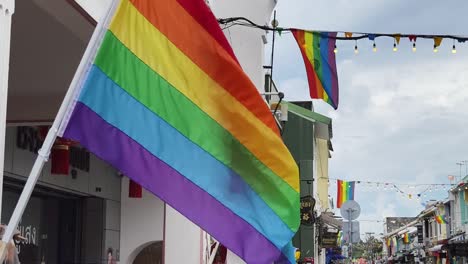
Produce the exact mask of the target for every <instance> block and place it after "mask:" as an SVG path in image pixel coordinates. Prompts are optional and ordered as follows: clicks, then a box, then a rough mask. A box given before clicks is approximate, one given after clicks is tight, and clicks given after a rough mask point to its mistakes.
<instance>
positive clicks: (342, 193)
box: [336, 180, 355, 208]
mask: <svg viewBox="0 0 468 264" xmlns="http://www.w3.org/2000/svg"><path fill="white" fill-rule="evenodd" d="M337 187H338V191H337V198H336V200H337V205H336V208H341V205H343V204H344V203H345V202H346V201H349V200H354V188H355V182H348V181H342V180H338V181H337Z"/></svg>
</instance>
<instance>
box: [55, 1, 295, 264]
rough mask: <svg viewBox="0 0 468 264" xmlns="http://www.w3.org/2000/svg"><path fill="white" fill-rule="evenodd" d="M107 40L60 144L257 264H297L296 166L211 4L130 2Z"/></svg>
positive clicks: (116, 16) (65, 124) (64, 125)
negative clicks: (74, 143)
mask: <svg viewBox="0 0 468 264" xmlns="http://www.w3.org/2000/svg"><path fill="white" fill-rule="evenodd" d="M103 33H104V34H103V35H104V37H103V40H102V44H101V45H100V47H99V51H98V52H97V55H96V57H95V59H94V61H93V62H92V65H91V66H90V68H89V70H88V73H87V76H86V78H85V79H84V80H81V82H80V83H82V86H81V87H80V90H79V92H78V94H77V95H76V98H75V102H74V104H73V105H72V106H70V109H69V116H68V117H69V120H64V121H62V125H61V131H60V132H59V134H63V136H64V137H66V138H70V139H75V140H78V141H79V142H80V143H81V145H83V146H84V147H86V148H87V149H89V150H90V151H91V152H93V153H94V154H96V155H97V156H98V157H100V158H101V159H103V160H105V161H107V162H108V163H109V164H111V165H112V166H114V167H115V168H117V169H118V170H120V171H121V172H122V173H123V174H124V175H126V176H128V177H129V178H131V179H132V180H133V181H135V182H136V183H138V184H140V185H141V186H142V187H143V188H145V189H146V190H148V191H149V192H152V193H153V194H155V195H156V196H158V197H159V198H161V199H162V200H163V201H165V202H166V203H167V204H169V205H170V206H171V207H173V208H175V209H176V210H177V211H179V212H180V213H182V214H183V215H185V216H186V217H187V218H189V219H190V220H191V221H192V222H194V223H195V224H197V225H199V226H200V227H201V228H202V229H204V230H206V231H207V232H208V233H209V234H211V235H212V236H213V237H215V238H216V239H217V240H218V241H220V243H222V244H223V245H225V246H226V247H227V248H228V249H230V250H231V251H232V252H233V253H235V254H237V255H238V256H240V257H241V258H243V259H244V260H245V261H246V262H247V263H273V262H279V263H285V262H290V263H295V259H294V248H293V247H292V243H291V240H292V237H293V235H294V234H295V233H296V231H297V230H298V228H299V224H300V217H299V215H300V207H299V206H300V202H299V173H298V168H297V165H296V162H295V161H294V159H293V157H292V156H291V154H290V152H289V150H288V149H287V147H286V146H285V145H284V143H283V141H282V139H281V135H280V134H279V130H278V127H277V125H276V123H275V120H274V118H273V116H272V114H271V112H270V110H269V109H268V107H267V105H266V104H265V102H264V100H263V98H262V97H261V95H260V94H259V92H258V90H257V89H256V87H255V86H254V84H253V83H252V82H251V81H250V79H249V77H248V76H247V75H246V74H245V73H244V71H243V70H242V68H241V66H240V65H239V63H238V61H237V59H236V57H235V56H234V53H233V51H232V49H231V47H230V46H229V44H228V42H227V40H226V38H225V36H224V34H223V32H222V31H221V29H220V27H219V25H218V23H217V21H216V18H215V17H214V15H213V14H212V12H211V10H210V9H209V7H208V6H207V4H206V3H205V1H204V0H121V1H120V4H119V6H118V8H117V10H116V12H115V14H113V20H112V22H111V24H110V26H109V28H108V30H107V31H106V32H103ZM135 217H138V216H135Z"/></svg>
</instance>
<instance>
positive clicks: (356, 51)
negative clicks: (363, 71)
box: [354, 40, 359, 54]
mask: <svg viewBox="0 0 468 264" xmlns="http://www.w3.org/2000/svg"><path fill="white" fill-rule="evenodd" d="M358 53H359V50H358V47H357V40H356V44H355V45H354V54H358Z"/></svg>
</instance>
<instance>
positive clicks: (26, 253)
mask: <svg viewBox="0 0 468 264" xmlns="http://www.w3.org/2000/svg"><path fill="white" fill-rule="evenodd" d="M19 195H20V191H19V190H18V189H17V188H16V187H15V185H14V184H11V185H9V186H8V187H5V188H4V194H3V213H2V214H3V219H4V221H3V222H7V221H8V220H9V219H10V216H11V214H12V212H13V210H14V207H15V205H16V202H17V201H18V198H19ZM80 219H81V216H80V199H79V198H78V197H72V196H69V195H64V194H59V193H56V192H51V191H50V190H38V191H37V192H35V193H34V194H33V196H32V197H31V199H30V200H29V203H28V206H27V207H26V210H25V212H24V214H23V218H22V219H21V222H20V223H19V225H18V230H19V232H20V234H21V236H23V237H24V238H26V241H25V242H23V243H21V244H18V245H17V249H18V252H19V259H20V262H21V263H22V264H41V263H48V264H49V263H50V264H55V263H57V264H59V263H60V264H66V263H80V261H79V260H80V254H79V253H80V244H81V243H80V236H79V235H78V234H80V230H79V229H80V226H81V222H80Z"/></svg>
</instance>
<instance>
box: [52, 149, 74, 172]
mask: <svg viewBox="0 0 468 264" xmlns="http://www.w3.org/2000/svg"><path fill="white" fill-rule="evenodd" d="M50 159H51V169H50V173H52V174H64V175H68V173H69V172H70V147H69V146H64V145H62V146H54V147H53V148H52V151H51V154H50Z"/></svg>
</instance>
